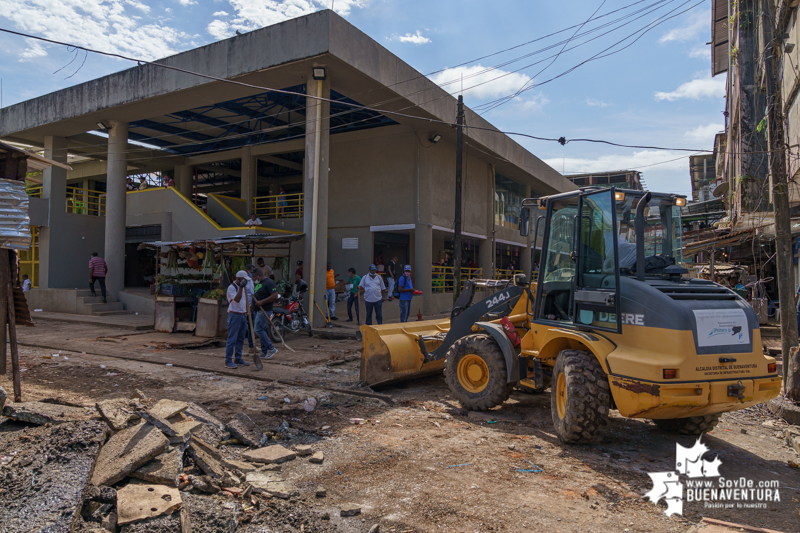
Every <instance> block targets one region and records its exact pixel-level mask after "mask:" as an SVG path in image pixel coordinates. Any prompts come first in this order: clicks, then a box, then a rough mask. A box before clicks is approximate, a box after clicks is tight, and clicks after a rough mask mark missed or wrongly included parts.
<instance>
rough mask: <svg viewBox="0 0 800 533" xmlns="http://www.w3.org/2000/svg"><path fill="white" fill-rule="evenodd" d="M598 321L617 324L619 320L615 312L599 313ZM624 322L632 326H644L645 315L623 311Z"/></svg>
mask: <svg viewBox="0 0 800 533" xmlns="http://www.w3.org/2000/svg"><path fill="white" fill-rule="evenodd" d="M597 321H598V322H609V323H611V324H615V323H616V322H617V315H616V314H614V313H597ZM622 323H623V324H630V325H631V326H644V315H635V314H633V313H622Z"/></svg>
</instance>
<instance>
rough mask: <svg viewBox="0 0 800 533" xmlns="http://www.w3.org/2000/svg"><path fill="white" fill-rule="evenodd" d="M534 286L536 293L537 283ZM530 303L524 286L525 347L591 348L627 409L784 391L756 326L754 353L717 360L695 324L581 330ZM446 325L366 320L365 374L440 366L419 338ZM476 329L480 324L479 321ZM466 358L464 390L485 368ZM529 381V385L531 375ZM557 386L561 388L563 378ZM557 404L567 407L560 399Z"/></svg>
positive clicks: (430, 344)
mask: <svg viewBox="0 0 800 533" xmlns="http://www.w3.org/2000/svg"><path fill="white" fill-rule="evenodd" d="M531 289H532V293H533V292H534V291H535V284H533V285H532V286H531ZM528 310H529V301H528V298H527V296H526V295H525V294H523V295H522V297H521V298H520V299H519V301H518V302H517V304H516V306H515V307H514V309H513V311H512V312H511V314H510V316H509V318H510V320H511V322H512V323H513V324H514V326H515V327H516V328H517V333H519V335H520V337H521V338H522V344H521V355H522V356H523V357H536V358H538V359H539V360H541V362H542V365H543V366H544V367H549V368H552V367H553V365H554V364H555V360H556V357H557V356H558V354H559V353H560V352H561V351H562V350H566V349H572V350H586V351H588V352H591V353H592V354H593V355H594V356H595V357H596V358H597V360H598V361H599V362H600V364H601V365H602V367H603V369H604V371H605V372H606V374H607V375H608V381H609V386H610V389H611V395H612V397H613V400H614V404H615V407H616V408H617V409H618V410H619V412H620V414H622V415H623V416H626V417H631V418H656V419H670V418H685V417H690V416H700V415H709V414H715V413H721V412H727V411H735V410H738V409H743V408H745V407H749V406H752V405H755V404H758V403H762V402H765V401H767V400H769V399H771V398H774V397H776V396H777V395H778V394H779V393H780V389H781V378H780V377H779V376H778V375H777V374H775V373H773V374H770V373H769V372H768V369H767V365H769V364H771V363H774V362H775V359H774V358H773V357H769V356H765V355H764V354H762V353H761V351H760V348H761V332H760V330H758V329H754V330H753V332H752V346H753V351H752V353H744V354H743V353H736V354H733V355H735V357H734V358H735V359H736V361H735V362H732V363H720V362H719V359H720V354H710V355H698V354H697V353H696V349H695V342H694V337H693V334H692V332H691V331H676V330H670V329H662V328H651V327H645V326H635V325H628V324H625V325H623V326H622V333H621V334H616V333H605V332H604V333H602V334H601V333H595V332H584V331H578V330H575V329H571V328H559V327H552V326H546V325H541V324H536V323H532V322H531V321H530V316H529V315H528V314H527V312H528ZM449 327H450V321H449V320H447V319H445V320H432V321H425V322H411V323H406V324H386V325H382V326H362V327H361V332H362V335H363V341H362V343H363V344H362V360H361V379H362V381H366V382H368V383H370V384H372V385H380V384H383V383H390V382H393V381H404V380H408V379H411V378H413V377H417V376H422V375H427V374H433V373H437V372H441V371H442V369H443V367H444V360H443V359H441V360H439V361H434V362H431V363H424V362H423V361H424V357H423V354H422V351H421V349H420V340H422V342H424V344H425V347H426V349H427V351H429V352H430V351H433V350H435V349H436V348H438V347H439V345H440V344H441V340H436V337H437V335H438V337H441V338H443V337H444V333H446V332H447V331H448V330H449ZM473 331H476V332H477V331H479V328H478V327H477V326H474V327H473ZM725 355H731V354H725ZM464 359H466V360H468V362H467V363H463V362H462V364H463V365H464V369H463V376H462V375H461V373H462V369H461V368H460V367H459V378H460V382H461V384H462V385H464V386H465V388H467V390H470V388H473V389H476V390H479V387H480V386H481V383H483V374H482V373H481V369H480V367H479V366H477V363H475V362H474V361H473V362H472V363H470V362H469V361H470V360H469V357H465V358H464ZM664 369H676V370H677V375H676V377H675V378H674V379H664V377H663V371H664ZM462 377H463V379H461V378H462ZM740 382H741V386H743V387H744V391H743V395H744V398H743V399H741V400H740V399H737V398H735V397H732V396H729V395H728V386H730V385H734V386H738V385H739V383H740ZM524 384H528V385H531V386H532V383H531V382H529V381H528V380H525V383H524ZM562 385H563V384H562ZM484 386H485V385H484ZM552 386H553V387H556V389H557V391H558V390H560V389H559V383H558V382H556V383H553V384H552ZM562 388H564V387H563V386H562ZM556 406H557V408H558V409H559V410H563V409H566V406H565V405H563V406H561V405H560V404H559V403H558V401H557V402H556Z"/></svg>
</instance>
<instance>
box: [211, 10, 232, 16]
mask: <svg viewBox="0 0 800 533" xmlns="http://www.w3.org/2000/svg"><path fill="white" fill-rule="evenodd" d="M213 16H215V17H227V16H228V13H227V11H217V12H216V13H214V15H213Z"/></svg>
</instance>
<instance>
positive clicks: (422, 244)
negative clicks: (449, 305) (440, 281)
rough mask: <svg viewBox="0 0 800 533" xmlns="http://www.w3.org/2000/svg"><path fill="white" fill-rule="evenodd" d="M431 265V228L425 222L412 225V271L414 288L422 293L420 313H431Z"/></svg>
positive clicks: (428, 314) (427, 314)
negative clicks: (413, 273)
mask: <svg viewBox="0 0 800 533" xmlns="http://www.w3.org/2000/svg"><path fill="white" fill-rule="evenodd" d="M432 265H433V228H431V227H430V226H429V225H427V224H415V225H414V272H415V283H416V288H417V289H419V290H421V291H422V294H423V295H424V297H423V298H424V299H423V303H422V314H423V315H425V316H430V315H431V314H433V312H432V310H433V293H432V292H431V291H432V283H433V280H432V279H431V269H432V268H431V267H432Z"/></svg>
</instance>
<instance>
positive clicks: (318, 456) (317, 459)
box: [308, 452, 325, 465]
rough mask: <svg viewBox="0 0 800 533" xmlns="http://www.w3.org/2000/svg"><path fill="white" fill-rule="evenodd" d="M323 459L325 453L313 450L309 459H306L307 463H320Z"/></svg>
mask: <svg viewBox="0 0 800 533" xmlns="http://www.w3.org/2000/svg"><path fill="white" fill-rule="evenodd" d="M324 460H325V455H323V453H322V452H315V453H314V455H312V456H311V459H309V460H308V462H309V463H313V464H315V465H321V464H322V461H324Z"/></svg>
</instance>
